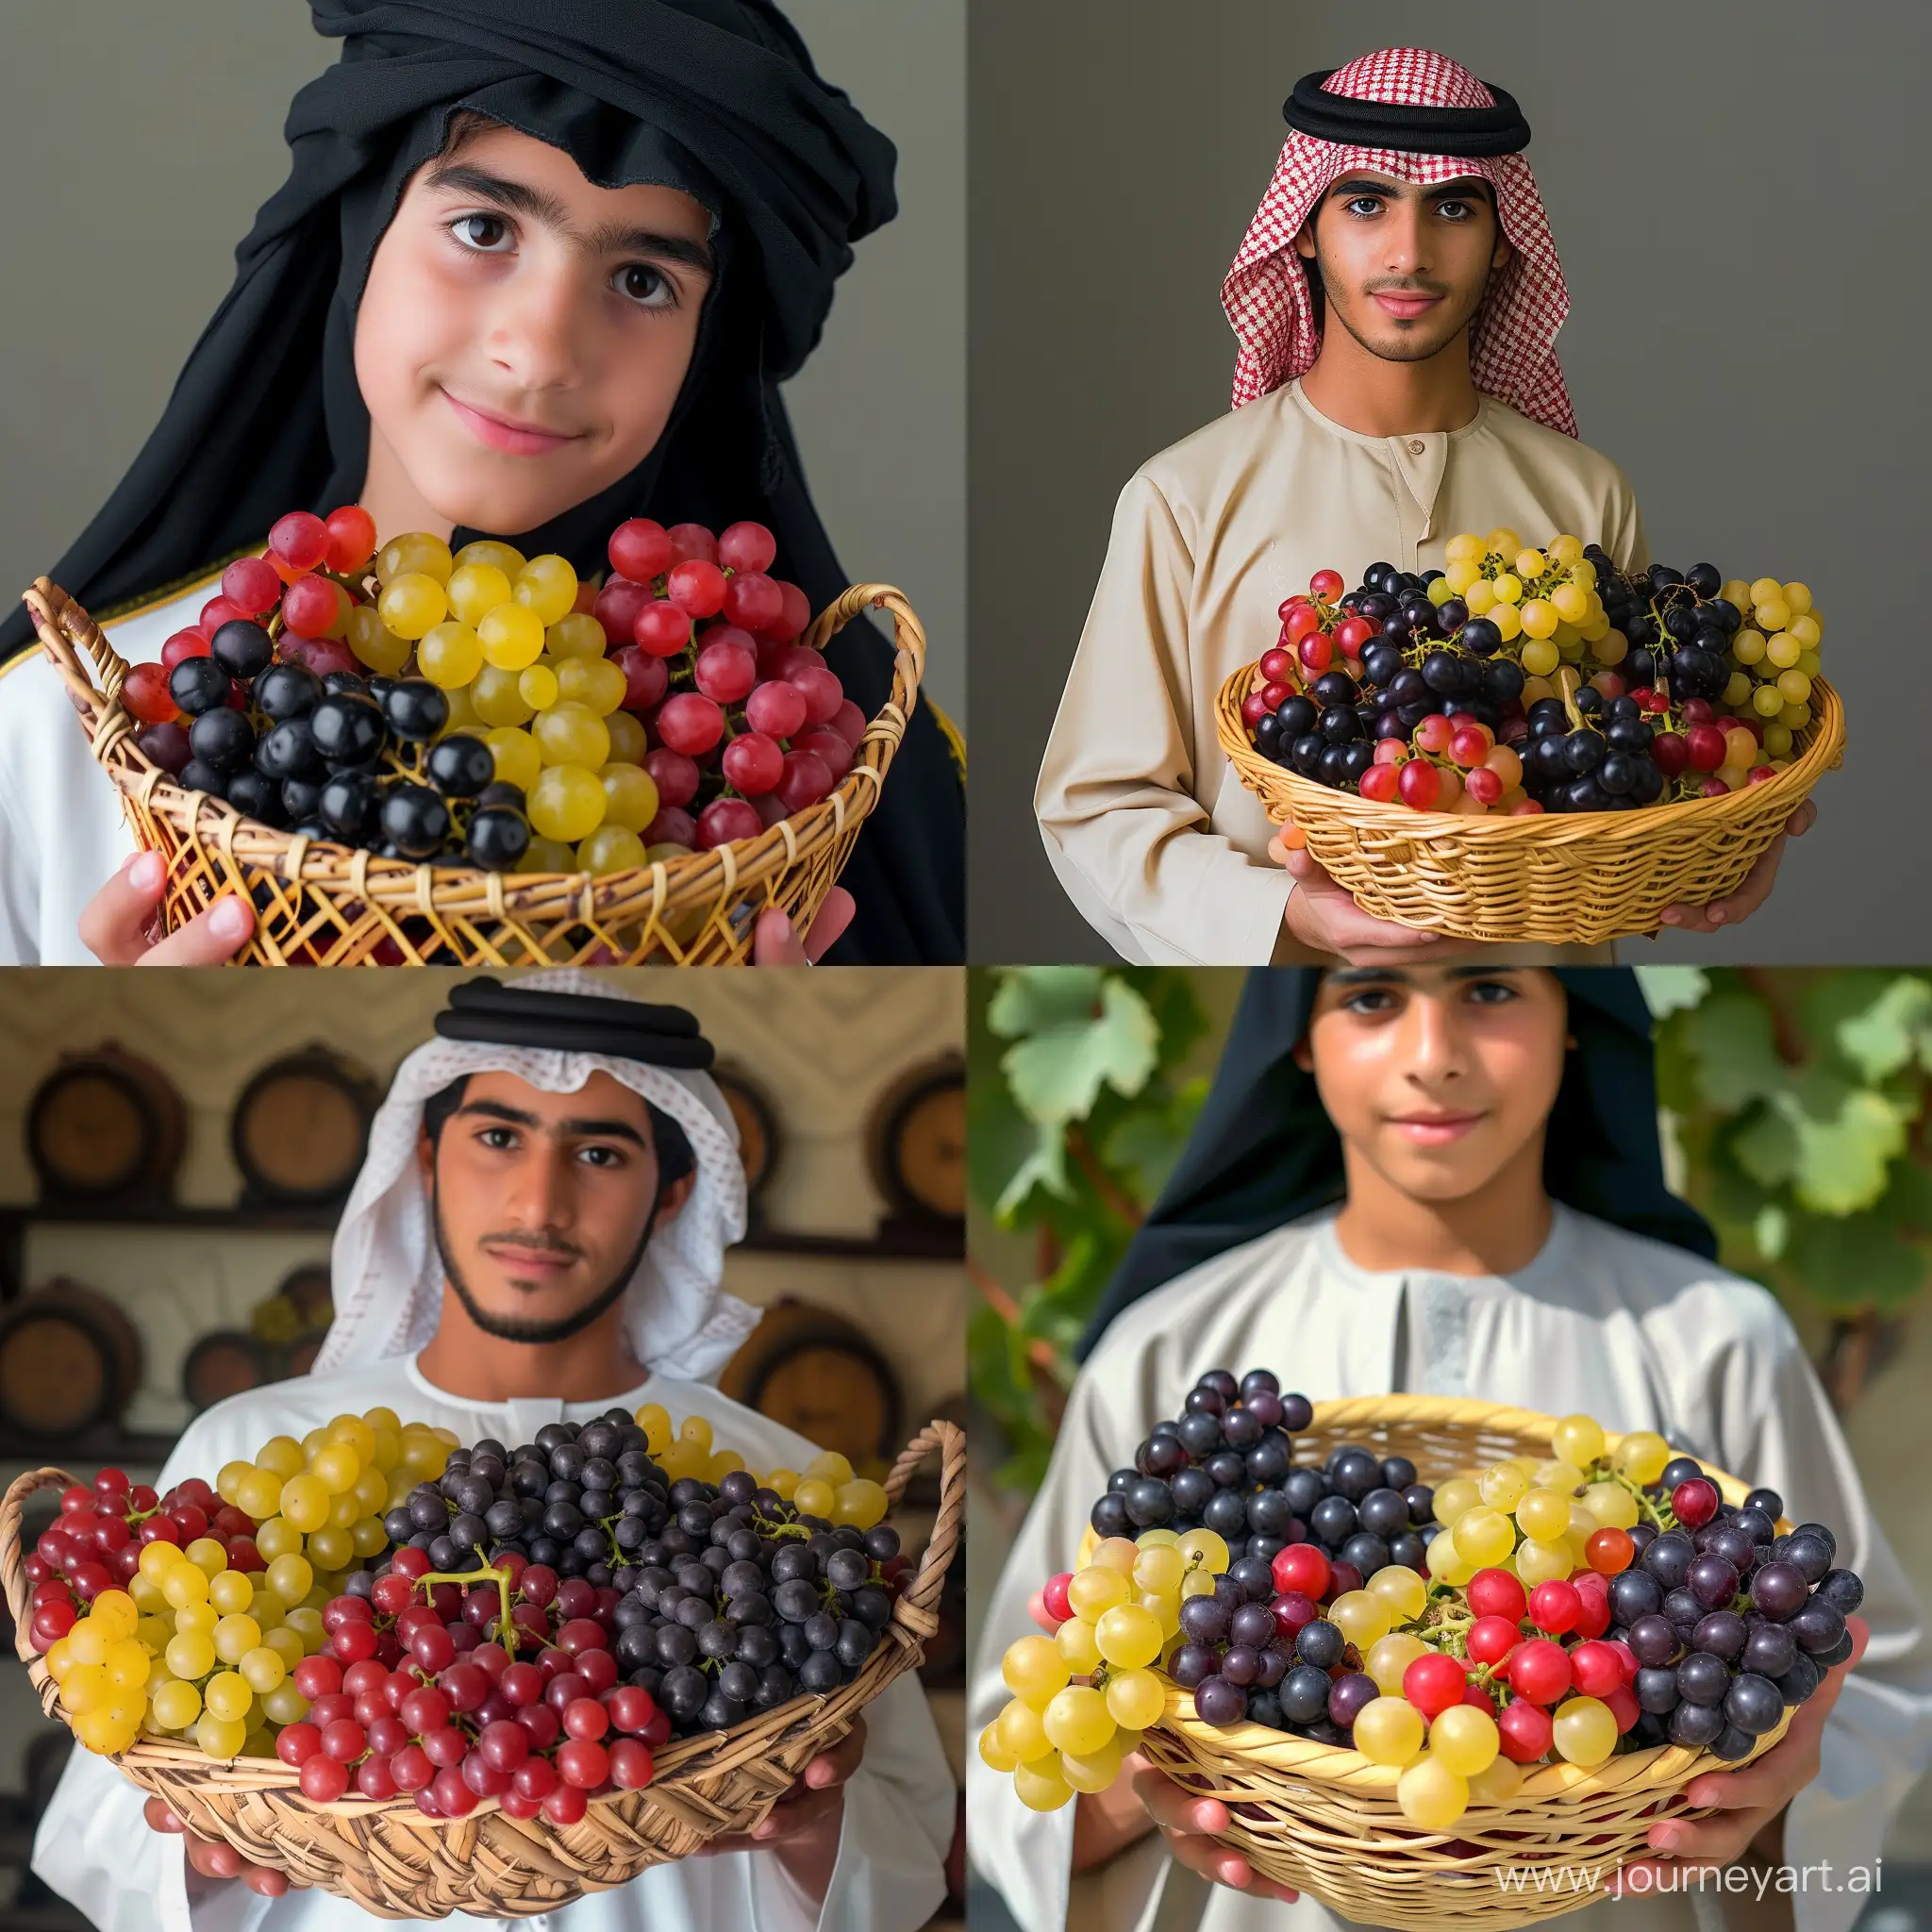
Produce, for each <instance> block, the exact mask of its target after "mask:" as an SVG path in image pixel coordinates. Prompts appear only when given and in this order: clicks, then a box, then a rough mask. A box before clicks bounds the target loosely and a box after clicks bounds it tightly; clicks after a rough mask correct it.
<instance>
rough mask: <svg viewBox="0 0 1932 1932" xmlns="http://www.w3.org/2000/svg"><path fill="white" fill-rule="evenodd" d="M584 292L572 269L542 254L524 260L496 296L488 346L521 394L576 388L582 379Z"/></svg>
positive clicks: (487, 329)
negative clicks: (521, 391)
mask: <svg viewBox="0 0 1932 1932" xmlns="http://www.w3.org/2000/svg"><path fill="white" fill-rule="evenodd" d="M584 311H585V305H584V301H583V293H582V290H581V289H580V287H579V286H578V283H577V279H576V276H575V274H574V272H573V268H572V265H571V264H570V263H569V262H568V261H567V260H564V259H561V258H555V259H552V258H545V257H543V256H542V255H541V254H536V253H532V254H528V255H525V256H523V257H521V258H519V260H518V264H517V272H516V274H515V275H511V276H509V277H508V279H507V280H506V281H504V282H503V283H502V284H501V285H500V286H499V287H498V288H497V290H496V291H495V292H494V299H493V302H492V306H491V311H490V314H489V317H488V320H487V322H486V325H485V331H484V338H483V346H484V350H485V353H486V354H487V355H488V357H489V358H490V360H491V363H493V364H494V365H495V367H496V368H497V369H499V370H500V371H501V372H502V373H503V374H504V375H506V376H507V377H508V379H509V381H510V382H512V383H513V384H514V385H515V386H516V387H517V388H518V389H520V390H524V391H529V392H532V393H535V392H538V391H546V390H569V389H575V388H576V387H577V386H578V384H579V383H580V382H581V381H582V379H583V342H582V340H581V329H582V322H583V316H584Z"/></svg>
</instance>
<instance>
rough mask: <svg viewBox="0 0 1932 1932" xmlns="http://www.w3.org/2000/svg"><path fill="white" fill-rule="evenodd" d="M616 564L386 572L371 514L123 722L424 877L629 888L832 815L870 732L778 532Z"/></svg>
mask: <svg viewBox="0 0 1932 1932" xmlns="http://www.w3.org/2000/svg"><path fill="white" fill-rule="evenodd" d="M609 550H610V558H611V563H612V567H613V571H614V572H615V573H616V574H615V575H611V576H610V577H609V578H608V581H606V582H605V583H604V584H603V585H602V587H601V589H600V588H599V587H598V586H597V585H596V584H594V583H579V582H578V579H577V576H576V573H575V570H574V569H573V568H572V567H571V565H570V563H569V561H568V560H567V559H566V558H562V557H556V556H543V557H534V558H525V557H524V556H523V554H522V553H521V552H519V551H517V550H516V549H514V548H513V547H512V546H511V545H509V544H507V543H499V542H494V541H480V542H475V543H471V544H468V545H466V546H464V548H463V549H462V550H461V551H459V552H458V553H456V554H455V555H452V554H451V552H450V549H449V546H448V545H447V544H446V543H444V542H443V541H441V539H440V538H437V537H434V536H430V535H428V534H426V533H423V532H416V533H412V534H410V535H408V536H405V537H401V538H398V539H396V540H395V541H392V542H391V543H389V544H387V545H385V546H384V547H383V548H382V549H381V550H380V551H379V552H378V551H377V549H376V547H375V525H374V524H373V522H372V521H371V520H370V518H369V516H368V514H367V512H366V511H364V510H362V509H361V508H359V507H358V506H353V505H352V506H348V507H346V508H342V509H339V510H337V511H336V512H335V513H334V514H333V515H331V516H330V517H328V518H327V519H323V518H320V517H315V516H311V515H309V514H308V512H306V511H297V512H293V513H291V515H289V516H286V517H284V518H282V519H281V520H280V521H279V522H278V523H277V524H276V525H275V528H274V529H273V530H272V531H271V532H270V536H269V543H268V548H267V551H266V552H265V554H264V555H262V556H260V557H244V558H240V559H239V560H238V561H236V562H235V563H233V564H231V565H229V567H228V569H227V570H226V571H225V573H224V575H223V578H222V590H221V594H220V595H219V596H217V597H215V598H213V599H212V600H211V601H210V602H209V603H208V605H207V606H206V607H204V608H203V610H202V612H201V614H200V617H199V619H198V620H197V622H196V623H195V624H194V625H191V626H189V627H188V628H187V629H185V630H182V631H179V632H177V633H176V634H175V636H173V637H171V638H170V639H169V640H168V641H167V642H166V643H165V644H164V645H163V646H162V650H161V658H160V661H159V662H158V663H156V664H142V665H137V666H135V667H134V669H133V670H132V671H131V672H130V673H129V674H128V676H127V679H126V681H125V685H124V686H123V690H122V698H123V702H124V703H125V706H126V708H127V709H128V711H129V712H130V713H131V714H132V715H133V717H134V718H135V719H137V720H138V721H139V722H140V723H141V724H142V727H143V728H142V730H141V733H140V737H139V742H140V745H141V748H142V751H143V752H144V753H145V755H146V756H147V757H148V758H150V759H152V760H153V761H154V762H155V763H156V764H157V765H158V766H159V767H160V768H161V769H162V770H164V771H166V772H168V773H170V774H172V775H174V776H175V778H177V779H178V780H179V782H180V783H182V784H183V785H185V786H187V787H189V788H190V789H192V790H195V791H206V792H208V793H210V794H212V795H213V796H216V797H219V798H223V799H225V800H226V801H227V803H229V804H230V805H232V806H234V807H235V808H237V809H238V810H241V811H242V812H244V813H246V814H247V815H248V816H249V817H251V818H253V819H256V820H258V821H259V822H261V823H262V824H268V825H272V826H286V827H288V828H289V829H291V830H292V831H294V832H297V833H300V834H302V835H304V836H306V837H308V838H312V839H316V840H322V841H332V842H335V843H339V844H346V845H352V846H361V847H366V848H367V849H369V850H372V851H374V852H375V853H376V854H378V855H379V856H381V857H383V858H396V859H403V860H407V861H409V862H412V863H435V862H441V863H448V864H469V865H474V866H480V867H484V868H486V869H489V870H492V871H499V872H501V871H511V870H514V871H521V872H526V873H574V872H587V873H593V874H601V873H609V872H618V871H623V870H625V869H626V868H630V867H635V866H640V865H642V864H645V863H646V862H648V861H649V860H652V859H655V858H669V857H675V856H677V855H679V854H683V853H689V852H692V851H696V850H701V849H703V850H708V849H709V848H711V847H713V846H716V845H720V844H724V843H725V842H727V841H732V840H740V839H749V838H754V837H756V836H757V835H758V833H759V832H760V831H761V830H763V828H764V827H765V826H767V825H769V824H775V823H776V822H777V821H778V820H779V819H782V818H786V817H789V816H791V814H793V813H795V812H799V811H803V810H805V809H806V808H808V807H809V806H811V805H813V804H816V803H817V802H818V801H819V800H820V799H822V798H824V797H825V796H827V795H828V794H829V793H830V791H832V790H833V788H834V787H835V786H836V785H837V784H838V782H839V781H840V780H841V778H842V777H843V776H844V775H845V774H846V773H847V772H849V771H850V769H851V767H852V763H853V760H854V758H855V757H856V755H857V753H858V746H859V743H860V741H861V740H862V739H863V736H864V732H865V728H866V721H865V718H864V715H863V714H862V713H861V712H860V711H859V709H858V707H857V706H856V705H854V704H853V703H852V702H851V701H850V700H849V699H847V698H846V697H845V694H844V691H843V688H842V686H841V683H840V681H839V678H838V676H837V675H836V674H835V673H834V672H833V671H832V670H831V669H830V667H829V666H828V665H826V663H825V662H824V658H822V657H821V655H820V654H819V653H818V652H817V651H814V650H811V649H809V648H808V647H806V646H804V645H801V644H799V643H798V642H797V640H798V638H799V637H800V636H801V635H802V634H803V632H804V630H805V628H806V625H807V623H808V619H809V617H810V609H809V606H808V603H807V600H806V598H805V594H804V592H803V591H800V590H798V588H797V587H796V586H795V585H791V584H787V583H781V582H780V581H778V580H777V579H776V578H774V577H773V576H771V575H769V574H768V573H769V568H770V566H771V564H772V563H773V562H774V559H775V556H776V543H775V541H774V539H773V537H772V534H771V532H770V531H769V530H767V529H765V528H764V527H763V525H758V524H751V523H745V524H735V525H731V526H730V527H729V528H728V529H726V530H724V532H723V533H722V534H721V535H717V536H714V535H713V534H712V533H711V532H710V531H709V530H708V529H706V528H704V527H703V526H702V525H695V524H681V525H675V527H674V528H672V529H670V530H665V529H663V528H661V527H660V526H659V525H657V524H655V523H652V522H650V521H649V520H647V519H634V520H632V521H631V522H629V523H626V524H625V525H622V526H621V527H620V528H619V529H618V530H617V531H616V532H615V533H614V534H613V536H612V537H611V539H610V545H609ZM626 573H629V575H626ZM707 620H713V621H711V622H707ZM701 625H702V626H703V627H702V628H700V626H701Z"/></svg>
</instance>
